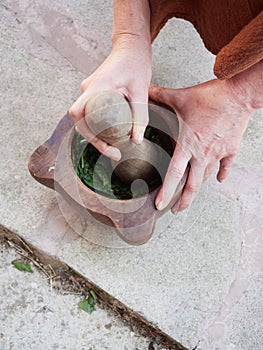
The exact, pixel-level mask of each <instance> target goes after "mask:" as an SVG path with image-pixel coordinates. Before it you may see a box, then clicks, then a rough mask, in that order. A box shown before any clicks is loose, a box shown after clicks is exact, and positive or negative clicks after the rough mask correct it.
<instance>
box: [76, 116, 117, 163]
mask: <svg viewBox="0 0 263 350" xmlns="http://www.w3.org/2000/svg"><path fill="white" fill-rule="evenodd" d="M75 130H76V131H77V132H78V133H79V134H81V135H82V136H83V137H84V138H85V139H86V140H88V141H89V142H90V143H91V144H92V145H93V146H94V147H95V148H97V150H98V151H99V152H100V153H102V154H104V155H105V156H106V157H109V158H111V159H113V160H116V161H119V160H120V159H121V152H120V150H119V149H118V148H116V147H112V146H110V145H108V144H107V143H106V142H104V141H102V140H100V139H99V138H98V137H97V136H95V135H94V134H93V133H92V132H91V131H90V130H89V128H88V126H87V124H86V121H85V119H81V120H80V121H78V123H77V124H76V126H75Z"/></svg>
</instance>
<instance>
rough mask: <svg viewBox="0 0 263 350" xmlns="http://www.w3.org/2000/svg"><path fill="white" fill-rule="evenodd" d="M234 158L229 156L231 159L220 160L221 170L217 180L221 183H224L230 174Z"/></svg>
mask: <svg viewBox="0 0 263 350" xmlns="http://www.w3.org/2000/svg"><path fill="white" fill-rule="evenodd" d="M234 158H235V157H234V156H229V157H225V158H222V159H221V160H220V168H219V171H218V173H217V180H218V181H219V182H222V181H224V180H225V178H226V177H227V175H228V174H229V171H230V168H231V166H232V164H233V161H234Z"/></svg>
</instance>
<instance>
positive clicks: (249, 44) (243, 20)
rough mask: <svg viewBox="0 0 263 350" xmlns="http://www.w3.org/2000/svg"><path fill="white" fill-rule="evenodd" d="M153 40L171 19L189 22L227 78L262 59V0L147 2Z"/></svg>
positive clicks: (218, 72)
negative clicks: (149, 10)
mask: <svg viewBox="0 0 263 350" xmlns="http://www.w3.org/2000/svg"><path fill="white" fill-rule="evenodd" d="M149 2H150V7H151V35H152V40H154V39H155V37H156V36H157V35H158V33H159V31H160V30H161V28H162V27H163V26H164V25H165V23H166V22H167V21H168V20H169V19H170V18H172V17H177V18H183V19H185V20H187V21H190V22H191V23H192V24H193V25H194V27H195V28H196V30H197V31H198V32H199V34H200V36H201V37H202V39H203V41H204V44H205V46H206V48H207V49H208V50H209V51H211V52H212V53H213V54H215V55H217V57H216V62H215V66H214V73H215V75H216V76H217V77H218V78H219V79H229V78H231V77H232V76H234V75H236V74H238V73H240V72H242V71H243V70H245V69H247V68H249V67H250V66H252V65H254V64H255V63H257V62H259V61H261V60H262V59H263V0H218V1H215V0H150V1H149Z"/></svg>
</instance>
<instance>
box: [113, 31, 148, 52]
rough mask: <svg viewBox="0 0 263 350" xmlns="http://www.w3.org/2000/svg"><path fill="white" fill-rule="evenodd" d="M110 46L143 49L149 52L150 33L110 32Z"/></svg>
mask: <svg viewBox="0 0 263 350" xmlns="http://www.w3.org/2000/svg"><path fill="white" fill-rule="evenodd" d="M111 40H112V47H113V48H115V47H120V48H126V49H132V50H133V49H144V50H145V51H146V52H151V37H150V35H141V34H136V33H133V32H122V33H116V32H115V33H114V34H112V39H111Z"/></svg>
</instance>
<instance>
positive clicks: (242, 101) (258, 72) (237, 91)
mask: <svg viewBox="0 0 263 350" xmlns="http://www.w3.org/2000/svg"><path fill="white" fill-rule="evenodd" d="M262 82H263V62H259V63H258V64H256V65H255V66H252V67H250V68H249V69H247V70H245V71H243V72H241V73H239V74H237V75H235V76H234V77H232V78H230V79H228V80H226V84H227V86H228V87H229V89H230V93H231V95H232V97H233V98H234V100H235V101H236V102H237V103H238V104H239V105H240V106H241V107H242V108H245V109H248V110H251V111H255V110H256V109H259V108H262V107H263V94H262V87H263V84H262Z"/></svg>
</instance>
